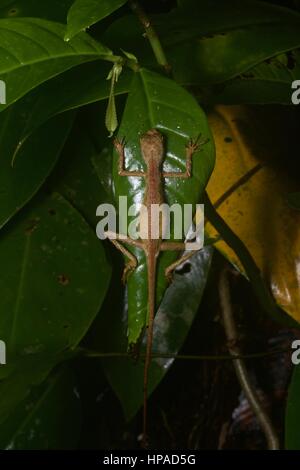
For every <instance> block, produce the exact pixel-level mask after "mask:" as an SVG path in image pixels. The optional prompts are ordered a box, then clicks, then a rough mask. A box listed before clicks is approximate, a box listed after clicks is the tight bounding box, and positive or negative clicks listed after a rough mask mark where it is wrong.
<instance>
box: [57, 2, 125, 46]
mask: <svg viewBox="0 0 300 470" xmlns="http://www.w3.org/2000/svg"><path fill="white" fill-rule="evenodd" d="M126 2H127V0H75V2H74V3H73V5H72V7H71V8H70V11H69V14H68V28H67V32H66V35H65V40H66V41H69V40H70V39H72V37H74V36H75V35H76V34H78V33H79V32H80V31H84V30H85V29H86V28H89V27H90V26H92V25H93V24H95V23H97V22H98V21H100V20H102V19H103V18H105V17H106V16H108V15H110V14H111V13H113V12H114V11H115V10H117V9H118V8H120V7H121V6H122V5H124V4H125V3H126Z"/></svg>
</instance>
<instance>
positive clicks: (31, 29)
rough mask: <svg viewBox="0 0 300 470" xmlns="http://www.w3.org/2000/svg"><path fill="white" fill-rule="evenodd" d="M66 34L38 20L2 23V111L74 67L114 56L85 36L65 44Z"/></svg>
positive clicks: (59, 26)
mask: <svg viewBox="0 0 300 470" xmlns="http://www.w3.org/2000/svg"><path fill="white" fill-rule="evenodd" d="M64 31H65V27H64V26H63V25H61V24H59V23H54V22H50V21H46V20H41V19H37V18H11V19H3V20H0V43H1V48H0V75H1V79H2V80H4V81H5V82H6V93H7V103H6V105H2V106H1V109H2V110H3V109H4V108H5V106H8V105H9V104H11V103H13V102H14V101H16V100H17V99H19V98H20V97H22V96H23V95H25V93H27V92H28V91H30V90H32V89H33V88H34V87H36V86H37V85H39V84H40V83H43V82H45V81H46V80H49V79H50V78H52V77H54V76H56V75H58V74H60V73H62V72H64V71H66V70H68V69H70V68H72V67H74V66H75V65H79V64H81V63H84V62H88V61H92V60H97V59H104V58H106V57H108V56H109V55H111V51H110V50H109V49H107V48H106V47H105V46H103V45H102V44H100V43H99V42H97V41H94V40H93V39H92V38H91V37H90V36H88V35H86V34H85V33H82V34H81V35H80V36H78V38H75V39H74V40H73V41H72V42H70V43H66V42H65V41H64V39H63V37H64Z"/></svg>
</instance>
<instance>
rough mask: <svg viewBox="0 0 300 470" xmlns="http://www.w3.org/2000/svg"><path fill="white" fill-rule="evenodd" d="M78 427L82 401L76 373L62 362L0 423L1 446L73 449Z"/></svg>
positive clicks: (23, 448) (28, 448)
mask: <svg viewBox="0 0 300 470" xmlns="http://www.w3.org/2000/svg"><path fill="white" fill-rule="evenodd" d="M0 388H1V385H0ZM9 392H10V393H12V392H13V390H10V391H9ZM80 429H81V404H80V397H79V393H78V386H77V381H76V377H75V374H74V372H73V371H72V369H71V368H70V367H65V366H64V367H61V368H60V369H59V370H58V371H56V372H55V373H53V374H51V375H50V377H48V378H47V380H46V381H45V382H44V383H43V384H42V385H39V386H36V387H33V388H32V390H31V391H30V394H29V395H28V396H27V397H26V399H25V400H24V401H23V402H22V403H20V404H19V405H18V406H17V407H16V409H14V410H13V411H12V413H11V414H10V416H9V418H8V419H7V420H6V421H5V422H4V423H2V424H1V429H0V447H1V449H6V450H36V449H39V450H46V449H75V448H76V446H77V444H78V441H79V437H80Z"/></svg>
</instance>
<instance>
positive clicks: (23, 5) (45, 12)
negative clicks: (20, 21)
mask: <svg viewBox="0 0 300 470" xmlns="http://www.w3.org/2000/svg"><path fill="white" fill-rule="evenodd" d="M72 3H73V0H43V1H42V2H41V0H7V1H4V2H3V1H2V2H0V17H1V18H12V17H13V18H15V17H38V18H43V19H45V20H51V21H59V22H61V23H65V20H66V18H67V13H68V10H69V8H70V6H71V5H72Z"/></svg>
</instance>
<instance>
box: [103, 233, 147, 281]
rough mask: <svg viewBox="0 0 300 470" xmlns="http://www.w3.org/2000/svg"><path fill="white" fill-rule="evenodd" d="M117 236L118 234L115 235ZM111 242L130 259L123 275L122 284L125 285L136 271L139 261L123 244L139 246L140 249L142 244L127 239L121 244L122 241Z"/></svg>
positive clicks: (112, 240)
mask: <svg viewBox="0 0 300 470" xmlns="http://www.w3.org/2000/svg"><path fill="white" fill-rule="evenodd" d="M113 235H117V234H113ZM109 240H110V241H111V243H112V244H113V245H114V246H115V247H116V248H117V249H118V250H119V251H121V253H122V254H123V255H124V256H126V258H128V261H127V263H126V264H125V267H124V270H123V274H122V282H123V283H124V284H125V283H126V282H127V280H128V277H129V276H130V274H132V272H133V271H134V270H135V269H136V267H137V265H138V261H137V259H136V256H134V255H133V254H132V253H131V252H130V251H129V250H128V249H127V248H126V247H125V246H124V245H123V244H122V243H129V244H130V245H132V246H138V247H140V243H139V242H138V241H136V240H132V239H129V238H126V239H124V240H122V242H120V240H116V239H115V238H110V237H109Z"/></svg>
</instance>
